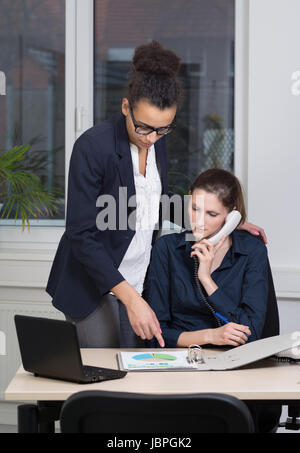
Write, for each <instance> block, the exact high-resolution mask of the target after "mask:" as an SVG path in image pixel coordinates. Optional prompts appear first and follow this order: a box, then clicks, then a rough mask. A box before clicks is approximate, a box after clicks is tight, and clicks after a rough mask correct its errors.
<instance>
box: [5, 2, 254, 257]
mask: <svg viewBox="0 0 300 453" xmlns="http://www.w3.org/2000/svg"><path fill="white" fill-rule="evenodd" d="M248 34H249V0H235V75H234V77H235V88H234V131H235V151H234V156H235V158H234V162H235V165H234V169H235V174H236V175H237V177H238V178H239V179H240V180H241V182H242V184H243V186H244V188H245V192H246V193H247V149H248V135H247V126H248V55H249V36H248ZM65 37H66V46H65V55H66V56H65V71H66V77H65V84H66V86H65V177H66V184H65V197H66V201H67V191H68V171H69V163H70V157H71V153H72V149H73V144H74V142H75V140H76V139H77V138H78V137H79V136H80V135H81V134H82V133H83V132H84V131H85V130H87V129H88V128H90V127H92V126H93V113H94V106H93V90H94V0H73V1H72V2H71V1H67V0H66V34H65ZM86 49H89V51H88V52H87V51H86ZM11 223H12V225H11V226H9V225H7V226H6V225H1V226H0V248H1V249H5V250H6V251H7V250H8V249H13V250H15V249H16V248H19V249H29V248H30V249H31V250H32V249H37V250H39V249H43V250H52V251H53V250H55V249H56V247H57V245H58V243H59V240H60V238H61V236H62V234H63V232H64V231H65V220H62V221H57V220H51V219H49V220H40V221H37V220H31V221H30V225H31V228H30V230H31V231H30V233H29V232H28V231H27V229H26V230H25V231H24V232H22V228H21V226H20V225H21V222H20V221H18V222H17V223H16V224H15V223H14V221H13V220H12V221H11Z"/></svg>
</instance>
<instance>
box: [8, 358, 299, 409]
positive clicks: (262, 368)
mask: <svg viewBox="0 0 300 453" xmlns="http://www.w3.org/2000/svg"><path fill="white" fill-rule="evenodd" d="M125 350H126V349H124V351H125ZM168 350H169V351H171V349H168ZM119 351H120V350H119V349H82V350H81V353H82V359H83V363H84V364H85V365H92V366H99V367H107V368H114V369H118V365H117V360H116V354H117V352H119ZM135 351H145V349H136V350H135ZM146 351H149V350H146ZM160 351H161V350H160ZM208 352H209V353H210V354H211V353H212V349H210V350H208ZM84 390H108V391H114V392H133V393H148V394H178V393H179V394H180V393H181V394H183V393H202V392H204V393H207V392H213V393H225V394H229V395H232V396H235V397H237V398H239V399H241V400H300V364H289V363H277V362H275V361H273V360H272V359H266V360H263V361H260V362H256V363H254V364H252V365H249V366H247V367H243V368H240V369H238V370H229V371H195V372H194V371H176V372H175V371H163V372H148V371H147V372H129V373H127V375H126V376H125V378H122V379H116V380H112V381H105V382H102V383H94V384H76V383H72V382H65V381H59V380H53V379H46V378H40V377H35V376H33V375H32V374H30V373H27V372H26V371H24V369H23V367H22V366H21V367H20V369H19V370H18V372H17V374H16V375H15V377H14V378H13V380H12V381H11V383H10V384H9V386H8V388H7V389H6V391H5V400H7V401H56V400H57V401H64V400H66V399H67V398H68V397H69V396H70V395H72V394H73V393H77V392H80V391H84Z"/></svg>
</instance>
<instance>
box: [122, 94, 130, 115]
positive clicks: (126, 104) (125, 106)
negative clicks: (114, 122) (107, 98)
mask: <svg viewBox="0 0 300 453" xmlns="http://www.w3.org/2000/svg"><path fill="white" fill-rule="evenodd" d="M121 109H122V113H123V115H125V116H127V115H128V114H129V101H128V99H127V98H123V99H122V108H121Z"/></svg>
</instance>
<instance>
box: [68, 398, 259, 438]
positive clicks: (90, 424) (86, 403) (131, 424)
mask: <svg viewBox="0 0 300 453" xmlns="http://www.w3.org/2000/svg"><path fill="white" fill-rule="evenodd" d="M60 420H61V422H60V423H61V431H62V432H63V433H221V432H222V433H223V432H225V433H240V432H242V433H250V432H254V425H253V420H252V416H251V414H250V412H249V409H248V408H247V406H246V405H245V403H243V402H242V401H240V400H238V399H237V398H235V397H233V396H230V395H223V394H217V393H212V394H210V393H200V394H187V395H145V394H136V393H119V392H105V391H98V390H94V391H83V392H79V393H76V394H74V395H72V396H70V397H69V398H68V400H67V401H66V402H65V403H64V405H63V407H62V411H61V417H60Z"/></svg>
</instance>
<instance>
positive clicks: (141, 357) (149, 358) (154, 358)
mask: <svg viewBox="0 0 300 453" xmlns="http://www.w3.org/2000/svg"><path fill="white" fill-rule="evenodd" d="M132 358H133V359H134V360H138V361H141V362H161V361H162V360H165V361H167V362H170V361H173V360H176V359H177V358H176V357H175V356H174V355H171V354H162V353H159V352H153V353H151V352H147V353H143V354H136V355H134V356H133V357H132Z"/></svg>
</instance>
